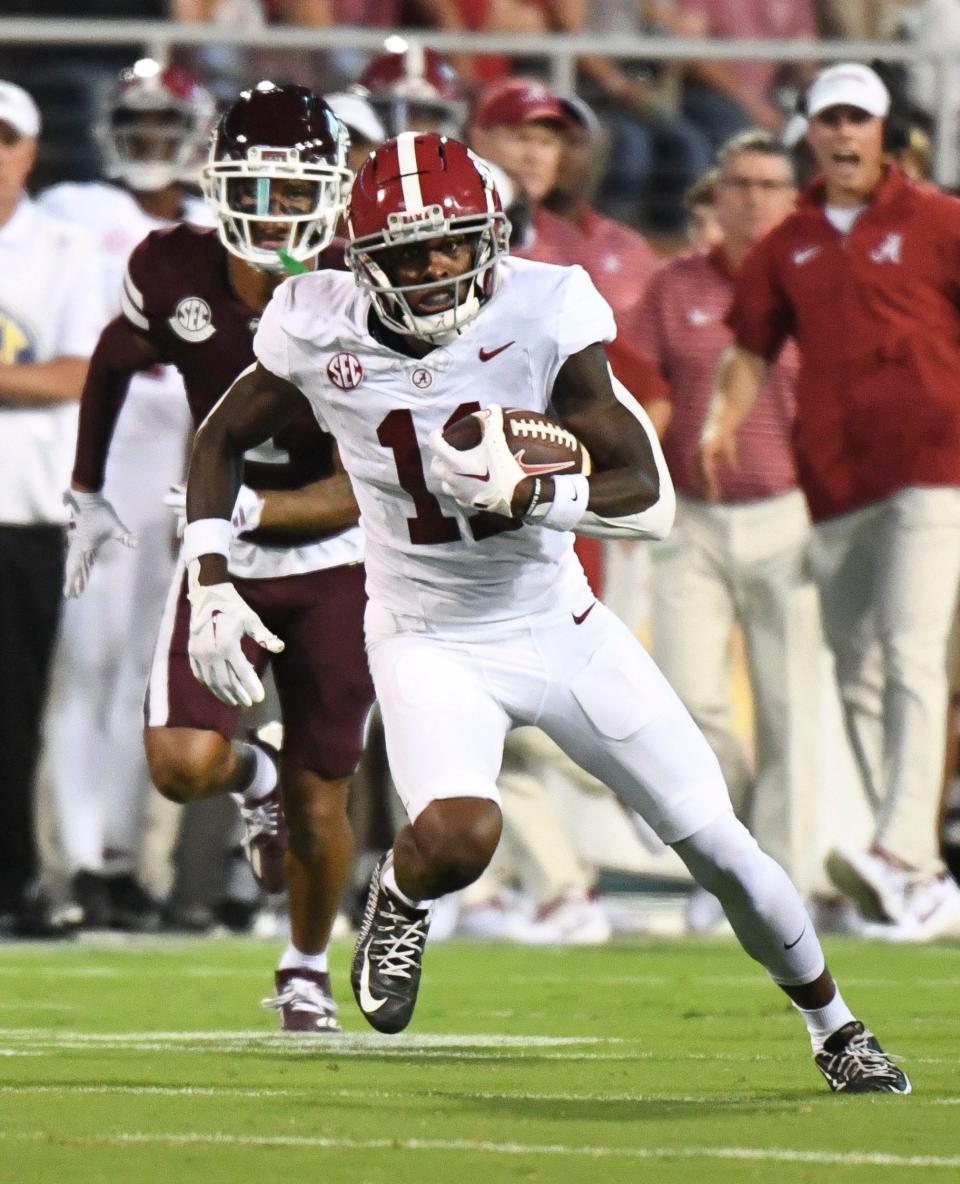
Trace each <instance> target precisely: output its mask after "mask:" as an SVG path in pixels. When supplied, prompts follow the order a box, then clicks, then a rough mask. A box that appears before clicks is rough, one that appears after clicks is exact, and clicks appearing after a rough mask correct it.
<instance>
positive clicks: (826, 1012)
mask: <svg viewBox="0 0 960 1184" xmlns="http://www.w3.org/2000/svg"><path fill="white" fill-rule="evenodd" d="M793 1006H794V1007H796V1008H797V1011H799V1012H800V1014H801V1015H802V1016H803V1022H804V1023H805V1024H806V1025H807V1031H808V1032H809V1033H810V1043H811V1044H812V1045H813V1051H814V1052H819V1051H820V1050H821V1049H822V1048H823V1045H824V1043H825V1041H826V1040H827V1038H828V1037H830V1036H832V1035H833V1034H834V1032H836V1031H837V1029H838V1028H842V1027H843V1025H844V1024H849V1023H850V1021H851V1020H852V1019H855V1018H856V1017H855V1016H854V1014H853V1012H852V1011H851V1010H850V1008H849V1007H847V1005H846V1003H844V1001H843V996H842V995H841V994H840V988H839V987H838V988H837V993H836V994H835V995H834V997H833V998H832V999H831V1000H830V1002H829V1003H828V1004H827V1005H826V1006H825V1007H817V1008H814V1010H813V1011H807V1010H806V1008H803V1007H798V1006H797V1004H796V1003H794V1005H793Z"/></svg>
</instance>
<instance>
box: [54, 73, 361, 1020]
mask: <svg viewBox="0 0 960 1184" xmlns="http://www.w3.org/2000/svg"><path fill="white" fill-rule="evenodd" d="M348 146H349V145H348V139H347V135H346V132H345V130H344V129H343V127H342V125H341V124H340V123H339V122H338V121H337V119H336V118H335V117H334V116H333V114H332V112H331V111H330V110H329V108H328V107H327V106H326V104H325V103H324V102H323V101H322V99H320V98H318V97H317V96H315V95H313V94H312V93H311V92H310V91H308V90H306V89H304V88H302V87H295V86H287V87H275V86H274V85H273V84H272V83H266V82H264V83H260V84H259V85H258V86H257V87H256V88H254V89H253V90H252V91H248V92H244V94H242V95H241V96H240V98H239V99H238V100H237V102H235V103H234V104H233V106H232V107H231V108H230V110H229V111H228V112H227V113H226V114H225V115H224V116H223V118H222V120H221V121H220V124H219V126H218V128H217V130H216V131H215V133H214V137H213V141H212V145H211V149H210V159H209V161H208V164H207V166H206V168H205V170H204V188H205V194H206V197H207V199H208V201H209V202H210V203H211V205H212V206H213V208H214V211H215V212H216V214H217V218H218V224H219V226H218V232H217V231H214V230H205V229H197V228H195V227H192V226H186V225H181V226H177V227H175V228H173V229H170V230H163V231H157V232H154V233H153V234H150V235H148V236H147V238H146V239H144V241H143V242H142V243H141V244H140V246H139V247H137V249H136V250H135V251H134V253H133V255H132V256H131V259H130V264H129V267H128V270H127V275H126V277H125V279H124V286H123V294H122V310H123V312H122V315H121V316H120V317H118V318H117V319H116V320H114V321H113V322H111V324H110V325H109V326H108V327H107V328H106V329H105V330H104V333H103V336H102V337H101V340H100V343H99V345H98V347H97V350H96V353H95V355H94V359H93V362H92V364H91V369H90V377H89V379H88V381H87V385H86V388H85V390H84V395H83V404H82V410H81V422H80V433H79V439H78V444H77V458H76V465H75V469H74V476H73V489H74V491H75V494H74V496H75V497H76V498H77V501H78V504H79V506H80V509H79V511H78V514H79V519H80V522H79V524H78V529H80V528H83V529H87V530H89V531H90V536H91V540H92V542H91V548H90V553H89V562H92V561H93V559H94V557H95V554H96V551H97V549H99V547H100V546H102V545H103V544H104V543H105V542H106V541H108V540H109V539H110V538H112V537H117V536H118V535H119V534H120V533H121V530H120V527H119V520H118V519H117V518H116V516H115V515H114V514H113V511H112V508H111V507H110V506H109V503H105V502H104V501H103V499H102V498H101V499H99V501H97V500H95V499H93V498H90V497H89V495H90V494H92V493H94V492H95V491H98V490H100V489H101V488H102V485H103V478H104V468H105V465H106V461H107V454H108V450H109V445H110V439H111V436H112V433H113V428H114V425H115V423H116V419H117V415H118V414H119V411H120V408H121V406H122V403H123V400H124V397H125V394H126V389H127V385H128V383H129V380H130V376H131V375H132V374H133V373H134V372H135V371H137V370H142V369H145V368H148V367H150V366H152V365H155V364H156V363H157V362H169V363H172V364H173V365H175V366H176V367H177V369H178V370H179V371H180V373H181V374H182V375H183V379H184V383H185V386H186V390H187V398H188V400H189V403H190V408H191V411H192V413H193V417H194V420H195V422H196V424H197V425H198V426H199V424H200V423H201V422H202V421H203V420H204V418H205V417H206V416H207V415H208V414H209V412H210V410H211V409H212V408H213V406H214V405H215V404H216V402H217V401H218V399H219V398H220V396H221V395H222V393H223V392H224V391H225V390H226V389H227V388H228V387H229V386H230V385H231V383H232V382H233V380H234V379H235V378H236V377H237V375H238V374H239V373H240V372H241V371H242V370H244V368H245V367H248V366H249V365H250V364H251V363H252V362H253V361H254V355H253V350H252V339H253V333H254V331H255V330H256V328H257V325H258V323H259V319H260V313H261V312H262V311H263V309H264V308H265V307H266V305H267V302H268V301H269V299H270V296H271V294H272V292H273V290H274V288H275V287H276V286H277V284H278V283H279V282H280V280H281V279H282V278H283V274H284V266H283V262H282V258H285V259H286V260H287V265H288V266H289V265H290V261H291V260H292V261H293V262H294V263H295V264H305V265H310V264H311V263H312V261H314V260H315V259H316V257H317V256H318V255H319V254H320V253H321V252H326V258H325V259H324V263H325V264H326V265H327V266H330V265H333V264H335V263H336V260H335V259H332V258H331V254H332V251H333V249H332V248H330V243H331V240H332V238H333V234H334V230H335V227H336V225H337V221H338V219H339V217H340V215H341V213H342V211H343V209H344V204H345V201H346V196H347V192H348V189H349V182H350V173H349V170H348V168H347V167H346V156H347V150H348ZM328 248H330V249H328ZM281 257H282V258H281ZM243 480H244V482H245V484H246V486H247V487H248V489H247V492H246V494H245V495H244V497H242V498H241V499H240V501H239V502H238V509H237V511H236V513H235V529H236V528H237V527H239V528H240V529H239V532H238V537H236V538H235V539H234V540H233V543H232V546H231V556H232V558H231V563H230V570H231V573H232V574H233V575H234V576H235V577H236V578H237V581H238V586H239V587H242V588H243V595H244V596H245V597H246V598H247V599H248V601H249V602H250V603H251V604H252V605H255V606H256V611H257V612H258V613H259V614H260V616H261V617H262V619H263V620H264V621H265V622H268V628H269V629H270V630H271V631H272V632H273V633H274V634H276V635H277V637H278V638H282V639H283V641H282V642H281V641H278V640H272V641H271V647H270V648H271V650H272V656H269V655H268V654H267V652H266V651H265V650H264V649H262V648H260V647H253V648H252V649H251V651H250V652H251V656H252V657H253V658H254V659H255V662H256V665H257V670H258V671H259V672H261V673H262V670H263V667H264V664H265V661H266V660H268V658H269V660H270V661H271V662H272V666H273V672H274V677H275V680H276V685H277V691H278V694H279V697H280V703H281V708H282V712H283V722H284V728H285V739H284V749H283V756H282V760H281V762H280V777H279V782H280V783H279V786H278V773H277V767H276V764H275V761H274V759H273V758H272V756H271V755H270V754H268V753H267V752H266V751H264V750H263V749H262V748H259V747H256V746H254V745H251V744H246V743H242V742H238V741H235V740H233V735H234V732H235V729H236V727H237V722H238V717H239V715H240V711H241V709H242V708H243V707H245V706H249V705H250V704H251V703H252V702H253V701H259V700H260V699H262V697H263V688H262V685H261V684H260V682H259V678H258V677H257V676H254V677H253V679H252V681H251V682H250V683H249V684H248V685H247V686H246V687H245V688H243V689H242V690H241V691H240V692H239V693H231V692H228V691H225V690H223V689H222V688H221V689H220V690H219V692H218V693H211V691H210V690H208V689H207V688H206V687H204V686H202V685H201V684H200V683H199V682H197V681H196V679H194V678H193V676H192V674H191V670H190V662H189V659H188V655H187V634H188V629H189V622H190V608H189V604H188V602H187V589H186V581H185V579H184V573H183V566H182V565H181V567H180V568H179V569H178V572H177V575H176V577H175V580H174V585H173V587H172V588H171V593H170V597H169V598H168V601H167V606H166V609H165V612H164V615H163V618H162V621H161V624H160V633H159V637H158V641H157V648H156V652H155V656H154V662H153V666H152V670H151V675H150V683H149V687H148V689H147V697H146V706H145V723H146V730H145V744H146V751H147V758H148V761H149V764H150V771H151V776H152V778H153V782H154V784H155V785H156V787H157V789H158V790H159V791H160V792H161V793H162V794H163V795H164V796H165V797H168V798H170V799H172V800H174V801H177V802H188V801H193V800H195V799H198V798H205V797H212V796H215V795H218V794H223V793H232V794H234V795H235V796H236V797H237V800H238V803H239V804H240V807H241V813H242V815H243V818H244V822H245V824H246V828H247V840H248V850H249V852H250V855H251V862H252V863H253V866H254V871H255V872H256V873H257V875H258V879H259V880H260V882H261V883H262V884H263V886H264V887H266V888H267V889H268V890H272V891H277V890H279V889H282V888H283V886H284V847H285V842H284V839H285V835H284V820H283V817H282V816H281V810H280V798H281V790H282V797H283V808H284V809H283V813H284V814H285V820H286V825H287V827H288V828H289V851H288V852H287V853H286V856H285V871H286V884H287V890H288V893H289V899H290V914H291V930H292V932H291V942H290V945H289V946H288V948H287V950H286V952H285V954H284V955H283V958H282V959H281V962H280V967H279V969H278V971H277V994H276V996H275V998H273V999H271V1000H267V1001H266V1003H267V1004H269V1005H272V1006H274V1007H276V1008H277V1010H278V1011H279V1012H280V1015H281V1022H282V1026H283V1027H284V1028H286V1029H290V1030H298V1031H337V1030H339V1025H338V1023H337V1020H336V1005H335V1004H334V1002H333V998H332V996H331V994H330V985H329V978H328V975H327V962H326V945H327V941H328V939H329V934H330V929H331V926H332V923H333V918H334V916H335V913H336V908H337V904H338V902H339V900H340V896H341V893H342V889H343V885H344V881H345V877H346V875H347V872H348V869H349V865H350V859H351V852H352V840H351V834H350V829H349V825H348V822H347V816H346V800H347V781H348V778H349V776H350V775H351V773H352V772H353V769H354V767H355V765H356V763H357V761H358V759H359V755H360V749H361V741H362V730H363V722H364V719H365V717H366V714H367V712H368V710H369V708H370V705H371V702H372V698H373V693H372V688H371V684H370V679H369V674H368V672H367V666H366V659H365V656H364V652H363V639H362V616H363V608H364V601H365V597H364V591H363V579H364V575H363V567H362V549H361V548H362V543H361V536H360V532H359V527H357V526H356V523H357V517H358V512H357V507H356V503H355V501H354V499H353V494H352V493H351V491H350V486H349V482H348V481H347V478H346V476H345V475H344V474H343V472H342V471H341V470H340V467H339V464H338V461H337V457H336V451H335V447H334V444H333V441H332V439H331V437H329V436H328V435H326V434H324V433H323V432H321V431H320V429H319V428H318V426H317V423H316V421H315V420H314V418H313V416H312V415H311V414H310V411H309V408H308V407H307V406H306V404H304V408H303V413H302V414H301V415H300V416H298V417H297V419H296V420H295V421H294V422H291V423H290V424H289V425H288V426H287V427H286V428H285V429H284V431H283V432H282V433H280V434H279V435H278V436H276V437H275V438H274V439H273V440H272V441H270V443H269V444H267V445H265V446H261V447H260V448H258V449H256V450H255V451H254V452H253V453H251V454H250V455H249V456H248V457H246V458H245V460H244V465H243ZM305 486H309V487H310V489H311V497H310V499H309V507H310V515H311V518H310V521H309V522H304V521H302V520H299V519H298V518H297V517H296V514H295V513H293V512H292V510H291V507H290V505H289V504H288V503H289V502H290V500H291V499H290V498H287V497H284V492H283V491H291V490H300V489H302V488H303V487H305ZM252 490H256V491H257V493H256V494H254V493H253V492H252ZM85 495H86V497H85ZM87 506H89V515H93V516H94V522H93V523H92V524H91V523H90V522H89V521H88V522H87V523H84V521H83V518H84V514H85V513H87V512H88V511H87V509H86V507H87ZM318 509H322V510H323V512H322V513H320V514H319V516H318ZM277 514H279V515H280V516H282V518H283V521H284V527H283V531H284V533H283V534H282V535H280V534H271V533H270V526H271V522H272V521H273V520H274V517H275V516H276V515H277ZM301 525H302V529H300V526H301ZM91 527H92V529H91ZM212 611H215V607H214V608H213V609H212ZM284 643H287V644H286V645H284Z"/></svg>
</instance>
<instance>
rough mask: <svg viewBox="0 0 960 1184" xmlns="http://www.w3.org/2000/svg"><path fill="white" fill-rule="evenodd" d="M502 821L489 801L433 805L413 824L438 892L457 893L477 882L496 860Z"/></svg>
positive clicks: (456, 800) (455, 800)
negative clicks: (494, 856)
mask: <svg viewBox="0 0 960 1184" xmlns="http://www.w3.org/2000/svg"><path fill="white" fill-rule="evenodd" d="M502 825H503V820H502V816H501V814H500V807H499V806H498V805H497V804H496V803H495V802H492V801H490V800H488V799H486V798H448V799H444V800H442V801H435V802H431V804H430V805H429V806H428V807H427V808H426V809H425V810H424V811H423V813H422V814H420V816H419V817H418V818H417V821H416V822H415V823H414V826H413V830H414V835H415V837H416V843H417V847H418V849H419V851H420V854H421V857H422V858H423V861H424V863H425V864H426V865H427V867H428V868H430V870H431V872H432V874H433V877H434V880H435V883H436V884H437V885H438V887H437V891H438V893H439V892H456V891H457V890H458V889H460V888H465V887H466V886H467V885H468V884H472V883H473V882H474V880H476V879H478V878H479V877H480V876H481V874H482V873H483V871H484V869H485V868H486V866H487V864H488V863H489V862H490V860H491V859H492V858H493V853H494V852H495V851H496V849H497V844H498V843H499V841H500V832H501V829H502Z"/></svg>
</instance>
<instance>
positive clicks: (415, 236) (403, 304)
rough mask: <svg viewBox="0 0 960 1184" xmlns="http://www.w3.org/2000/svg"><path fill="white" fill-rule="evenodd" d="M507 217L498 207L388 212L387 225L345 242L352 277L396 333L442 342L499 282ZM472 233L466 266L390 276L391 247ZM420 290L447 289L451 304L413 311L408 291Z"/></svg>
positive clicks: (473, 313)
mask: <svg viewBox="0 0 960 1184" xmlns="http://www.w3.org/2000/svg"><path fill="white" fill-rule="evenodd" d="M509 236H510V223H509V222H508V221H507V217H506V215H505V214H504V213H503V212H502V211H500V210H497V211H492V212H490V213H485V214H466V215H462V216H460V217H452V218H447V217H445V216H444V212H443V208H442V207H441V206H439V205H432V206H427V207H425V208H424V209H423V210H420V211H418V212H417V213H415V214H413V213H407V212H403V211H401V212H397V213H393V212H392V213H389V214H388V215H387V226H386V228H385V229H384V230H383V231H381V232H379V233H377V234H370V235H366V236H364V237H361V238H357V239H354V240H353V241H352V242H351V243H350V245H349V246H348V248H347V262H348V263H349V265H350V267H351V269H352V270H353V273H354V275H355V276H356V278H357V282H358V283H359V284H360V286H361V287H363V288H366V289H367V290H368V291H369V292H370V294H371V297H372V299H373V302H374V304H375V306H376V308H377V312H378V314H379V316H380V319H381V320H382V321H383V323H384V324H385V325H386V326H387V327H388V328H389V329H392V330H394V332H396V333H402V334H404V335H407V336H411V337H416V338H418V339H420V340H423V341H429V342H432V343H433V344H434V345H445V344H447V343H448V342H449V341H452V340H453V339H454V338H455V337H456V336H457V335H458V334H459V333H461V332H462V331H463V329H464V328H465V326H466V325H468V324H469V323H470V322H471V321H472V320H473V319H474V318H475V317H476V316H477V314H478V313H479V312H480V311H481V309H482V308H483V306H484V305H485V304H486V303H487V301H489V300H490V298H491V297H492V296H493V295H494V294H495V293H496V290H497V287H498V286H499V274H498V268H497V263H498V262H499V260H500V257H501V256H502V255H505V254H506V253H507V251H508V241H509ZM456 238H470V239H473V240H474V241H473V260H472V263H471V266H470V267H469V268H468V269H467V270H466V271H465V272H463V273H462V274H460V275H457V276H444V277H443V278H442V279H438V280H429V281H426V282H420V283H413V284H400V283H397V282H395V281H394V280H393V278H392V277H391V272H392V271H393V266H392V261H391V258H390V253H391V252H395V251H396V250H397V248H399V247H403V246H406V245H408V244H412V243H424V242H429V241H431V240H442V239H456ZM425 292H438V293H449V294H450V295H451V296H452V300H451V302H450V307H448V308H445V309H442V310H439V311H437V312H430V313H418V312H416V311H415V310H414V308H413V306H412V305H411V303H410V297H416V296H417V295H419V294H421V293H425Z"/></svg>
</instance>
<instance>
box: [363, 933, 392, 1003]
mask: <svg viewBox="0 0 960 1184" xmlns="http://www.w3.org/2000/svg"><path fill="white" fill-rule="evenodd" d="M386 1001H387V1000H386V998H383V999H378V998H377V997H376V996H375V995H371V994H370V945H369V943H368V944H367V946H366V948H365V949H364V951H363V968H362V969H361V971H360V1006H361V1008H362V1009H363V1011H364V1013H365V1014H366V1015H369V1014H370V1012H372V1011H379V1010H380V1008H381V1007H383V1005H384V1003H386Z"/></svg>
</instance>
